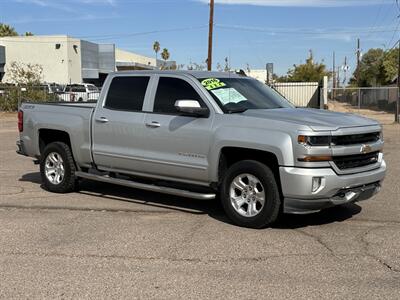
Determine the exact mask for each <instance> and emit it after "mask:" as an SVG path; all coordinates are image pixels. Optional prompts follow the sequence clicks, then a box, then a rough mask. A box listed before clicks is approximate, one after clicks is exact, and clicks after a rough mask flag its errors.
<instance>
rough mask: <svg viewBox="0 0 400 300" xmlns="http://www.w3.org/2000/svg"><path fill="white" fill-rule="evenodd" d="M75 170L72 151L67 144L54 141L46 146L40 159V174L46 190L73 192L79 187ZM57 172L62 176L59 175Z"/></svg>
mask: <svg viewBox="0 0 400 300" xmlns="http://www.w3.org/2000/svg"><path fill="white" fill-rule="evenodd" d="M54 170H55V171H54ZM75 171H76V168H75V163H74V159H73V157H72V152H71V149H70V148H69V146H68V145H67V144H65V143H62V142H53V143H50V144H48V145H47V146H46V147H45V149H44V151H43V155H42V156H41V160H40V175H41V177H42V181H43V185H44V188H45V189H46V190H48V191H50V192H54V193H69V192H73V191H74V190H75V189H76V187H77V180H76V178H75ZM57 172H58V173H57ZM57 174H59V175H60V176H59V177H57Z"/></svg>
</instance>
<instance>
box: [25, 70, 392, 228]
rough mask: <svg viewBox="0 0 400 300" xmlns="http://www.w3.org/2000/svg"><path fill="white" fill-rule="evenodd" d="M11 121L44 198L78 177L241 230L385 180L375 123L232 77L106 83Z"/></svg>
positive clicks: (130, 78)
mask: <svg viewBox="0 0 400 300" xmlns="http://www.w3.org/2000/svg"><path fill="white" fill-rule="evenodd" d="M18 117H19V120H18V126H19V131H20V139H19V141H18V142H17V146H18V150H17V152H18V153H19V154H22V155H27V156H31V157H34V158H36V161H37V162H40V172H41V176H42V180H43V183H44V187H45V188H46V189H47V190H49V191H51V192H57V193H67V192H71V191H74V190H75V189H76V187H77V184H78V180H79V179H81V178H86V179H91V180H97V181H101V182H107V183H115V184H119V185H124V186H128V187H133V188H139V189H144V190H149V191H155V192H160V193H165V194H171V195H176V196H183V197H189V198H196V199H214V198H218V199H220V201H221V203H222V205H223V208H224V210H225V212H226V214H227V215H228V217H229V218H230V219H231V220H232V221H233V222H234V223H235V224H237V225H240V226H246V227H253V228H260V227H265V226H267V225H269V224H271V223H272V222H274V221H275V220H276V219H277V217H278V215H279V214H280V213H281V212H284V213H297V214H304V213H311V212H317V211H319V210H321V209H324V208H327V207H331V206H334V205H340V204H344V203H351V202H355V201H361V200H365V199H368V198H370V197H372V196H373V195H374V194H375V193H377V192H378V191H379V189H380V185H381V182H382V180H383V178H384V176H385V171H386V165H385V162H384V160H383V154H382V147H383V137H382V128H381V126H380V125H379V124H378V123H377V122H376V121H373V120H370V119H367V118H364V117H361V116H357V115H352V114H344V113H336V112H329V111H325V110H316V109H300V108H295V107H293V106H292V105H291V104H290V103H289V102H288V101H287V100H285V99H284V98H283V97H282V96H281V95H279V94H278V93H277V92H275V91H274V90H272V89H271V88H269V87H267V86H266V85H264V84H262V83H260V82H258V81H256V80H254V79H251V78H248V77H245V76H240V75H236V74H231V73H220V72H191V71H187V72H186V71H185V72H169V71H134V72H122V73H113V74H110V75H109V76H108V78H107V80H106V82H105V84H104V87H103V89H102V91H101V95H100V98H99V100H98V102H97V104H94V103H53V104H35V103H23V104H22V106H21V108H20V111H19V114H18ZM182 201H184V200H182Z"/></svg>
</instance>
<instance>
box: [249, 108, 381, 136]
mask: <svg viewBox="0 0 400 300" xmlns="http://www.w3.org/2000/svg"><path fill="white" fill-rule="evenodd" d="M242 115H244V116H248V117H255V118H264V119H272V120H276V121H283V122H289V123H294V124H299V125H306V126H309V127H310V128H311V129H312V130H314V131H326V130H332V131H333V130H337V129H339V128H349V127H360V126H373V125H379V123H378V122H377V121H374V120H371V119H368V118H365V117H362V116H359V115H355V114H350V113H340V112H332V111H328V110H322V109H321V110H320V109H311V108H277V109H249V110H247V111H245V112H244V113H242Z"/></svg>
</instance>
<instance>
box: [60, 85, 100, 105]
mask: <svg viewBox="0 0 400 300" xmlns="http://www.w3.org/2000/svg"><path fill="white" fill-rule="evenodd" d="M99 96H100V92H99V89H98V88H97V87H96V86H95V85H94V84H90V83H82V84H67V85H66V86H65V89H64V93H62V94H61V95H60V98H61V100H63V101H67V102H87V101H97V99H98V98H99Z"/></svg>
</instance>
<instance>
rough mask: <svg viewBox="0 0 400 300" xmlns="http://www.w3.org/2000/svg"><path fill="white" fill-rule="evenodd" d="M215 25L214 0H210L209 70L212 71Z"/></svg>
mask: <svg viewBox="0 0 400 300" xmlns="http://www.w3.org/2000/svg"><path fill="white" fill-rule="evenodd" d="M213 27H214V0H210V23H209V28H208V58H207V70H208V71H211V69H212V42H213Z"/></svg>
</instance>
